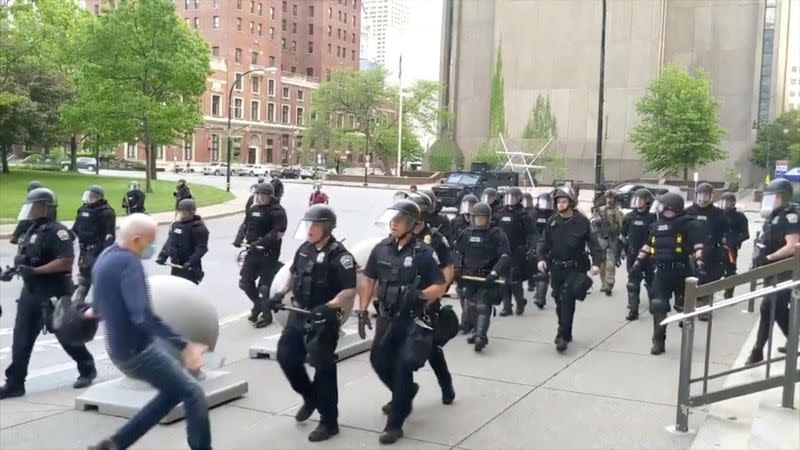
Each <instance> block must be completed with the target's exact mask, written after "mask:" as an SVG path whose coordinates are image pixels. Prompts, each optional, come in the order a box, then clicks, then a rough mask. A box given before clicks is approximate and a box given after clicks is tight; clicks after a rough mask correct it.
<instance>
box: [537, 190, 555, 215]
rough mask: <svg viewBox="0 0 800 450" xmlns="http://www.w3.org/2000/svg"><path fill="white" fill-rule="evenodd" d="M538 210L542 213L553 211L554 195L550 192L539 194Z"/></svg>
mask: <svg viewBox="0 0 800 450" xmlns="http://www.w3.org/2000/svg"><path fill="white" fill-rule="evenodd" d="M536 209H538V210H540V211H543V210H551V209H553V194H551V193H549V192H542V193H541V194H539V196H538V197H536Z"/></svg>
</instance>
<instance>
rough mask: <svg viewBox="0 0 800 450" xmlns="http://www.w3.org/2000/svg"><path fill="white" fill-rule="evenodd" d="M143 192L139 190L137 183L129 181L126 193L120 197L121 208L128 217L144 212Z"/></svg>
mask: <svg viewBox="0 0 800 450" xmlns="http://www.w3.org/2000/svg"><path fill="white" fill-rule="evenodd" d="M144 198H145V195H144V192H142V190H141V189H140V186H139V182H138V181H131V182H130V184H129V185H128V192H126V193H125V196H124V197H122V208H123V209H125V213H126V214H128V215H130V214H133V213H143V212H144Z"/></svg>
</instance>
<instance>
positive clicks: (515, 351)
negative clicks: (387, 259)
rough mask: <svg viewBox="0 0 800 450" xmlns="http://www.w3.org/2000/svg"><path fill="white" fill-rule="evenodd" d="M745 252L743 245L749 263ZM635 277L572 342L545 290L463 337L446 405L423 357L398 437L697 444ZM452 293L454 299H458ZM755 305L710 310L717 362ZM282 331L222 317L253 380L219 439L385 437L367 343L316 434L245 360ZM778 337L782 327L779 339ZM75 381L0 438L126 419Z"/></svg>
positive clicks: (246, 445) (724, 365)
mask: <svg viewBox="0 0 800 450" xmlns="http://www.w3.org/2000/svg"><path fill="white" fill-rule="evenodd" d="M743 253H745V252H744V251H743ZM748 258H749V256H748V255H746V254H743V255H741V260H742V261H747V260H748ZM625 282H626V280H625V274H624V271H620V272H619V273H618V275H617V287H616V288H615V290H614V294H613V296H612V297H606V296H605V295H603V294H602V293H599V292H597V290H595V292H593V294H592V295H590V296H589V297H588V298H587V299H586V301H585V302H581V303H579V304H578V307H577V314H576V318H575V331H574V337H575V340H574V342H573V343H572V344H571V345H570V348H569V350H567V352H566V353H564V354H558V353H556V351H555V349H554V345H553V337H554V335H555V331H556V318H555V317H554V316H555V314H554V305H553V301H552V298H549V297H548V304H547V306H546V308H545V310H544V311H538V310H536V308H535V307H534V306H533V305H532V304H531V303H530V300H529V309H528V310H527V311H526V313H525V315H524V316H521V317H518V316H512V317H505V318H500V317H495V318H493V320H492V325H491V329H490V342H489V345H488V347H487V348H486V349H485V350H484V352H483V353H480V354H478V353H475V352H474V351H473V349H472V347H471V346H469V345H468V344H466V343H465V341H464V337H463V336H458V337H456V338H455V339H453V341H451V342H450V343H449V344H448V345H447V346H446V347H445V354H446V357H447V361H448V364H449V367H450V370H451V372H452V373H453V378H454V384H455V389H456V393H457V394H456V400H455V402H454V403H453V404H452V405H450V406H446V405H443V404H442V403H441V400H440V390H439V387H438V385H437V383H436V379H435V377H434V375H433V373H432V371H431V370H430V368H429V367H427V366H426V367H425V368H423V369H421V370H420V371H419V372H417V374H416V377H415V378H416V381H417V382H419V383H420V386H421V389H420V392H419V395H417V397H416V399H415V401H414V411H413V413H412V414H411V417H410V418H409V420H408V421H407V423H406V426H405V428H404V431H405V438H403V439H401V440H400V441H399V442H398V443H397V444H396V445H394V446H393V448H399V449H411V448H414V449H418V448H424V449H497V448H504V449H509V448H518V449H523V448H525V449H530V448H641V449H645V448H669V449H672V448H674V449H688V448H690V446H691V445H692V441H693V439H694V434H691V433H690V434H680V433H670V432H668V431H667V430H666V429H665V427H668V426H670V425H673V424H674V420H675V405H676V398H677V394H676V392H677V380H678V378H677V377H678V367H679V354H680V342H681V339H680V329H679V328H678V327H677V326H670V328H669V330H668V339H667V353H666V354H664V355H661V356H652V355H650V354H649V350H650V345H651V342H650V338H651V333H652V320H651V316H650V315H649V314H648V313H647V301H646V300H644V301H643V302H642V303H643V305H642V308H641V317H640V319H639V320H637V321H634V322H628V321H626V320H625V319H624V316H625V313H626V300H625V292H624V286H625ZM526 295H527V296H528V297H529V298H530V294H529V293H526ZM643 297H644V295H643ZM448 302H449V303H451V304H453V306H454V308H455V309H456V310H458V308H459V307H458V302H457V301H452V300H450V301H448ZM757 317H758V315H757V313H755V314H753V313H746V312H743V311H742V308H739V307H735V308H727V309H724V310H721V311H719V312H718V313H716V314H715V315H714V320H713V324H714V325H713V327H714V334H713V339H712V343H711V345H712V347H711V349H712V350H711V359H710V370H711V371H712V372H716V371H720V370H724V369H728V368H730V367H731V365H732V364H733V362H734V361H735V360H736V359H737V357H740V355H741V352H742V346H743V344H744V342H745V341H746V339H747V337H748V335H750V333H751V331H752V329H753V326H754V324H755V322H756V319H757ZM353 324H354V319H353V318H351V322H350V325H351V326H353ZM695 326H696V335H695V336H697V337H696V339H695V357H696V362H695V364H694V368H695V373H694V374H693V376H696V375H697V374H698V373H700V371H702V368H703V364H702V358H703V350H704V347H705V338H704V337H705V331H706V327H707V326H708V323H703V322H697V323H696V325H695ZM278 332H279V329H278V328H277V326H276V325H271V326H270V327H268V328H266V329H263V330H254V329H253V328H252V327H251V326H250V325H249V324H248V323H247V322H246V321H244V320H239V321H236V322H233V323H231V324H229V325H227V326H225V327H223V328H222V330H221V333H220V339H219V342H218V345H217V348H216V352H217V354H218V355H221V356H225V357H226V360H227V364H226V366H225V368H226V369H227V370H228V371H230V372H231V373H232V374H234V375H235V376H236V377H237V378H240V379H243V380H247V381H249V383H250V392H249V393H248V394H247V395H246V396H245V397H243V398H240V399H237V400H234V401H232V402H230V403H228V404H225V405H222V406H219V407H217V408H214V409H213V410H211V413H210V417H211V425H212V434H213V441H214V447H215V448H218V449H252V448H270V449H272V448H274V449H339V448H351V449H354V448H360V449H367V448H378V447H379V444H378V435H379V433H380V432H381V430H382V429H383V427H384V425H385V420H386V417H385V416H384V415H382V414H381V412H380V407H381V405H383V404H384V403H385V402H386V401H387V400H388V399H389V392H388V391H387V390H386V388H385V387H384V386H383V385H382V384H381V382H380V381H379V380H378V378H377V376H376V375H375V374H374V372H373V370H372V368H371V366H370V363H369V356H368V354H367V353H364V354H360V355H358V356H355V357H353V358H350V359H346V360H344V361H342V362H340V363H339V376H338V379H339V392H340V394H339V398H340V401H339V421H340V425H341V433H340V434H339V435H338V436H336V437H334V438H332V439H331V440H329V441H327V442H324V443H313V444H312V443H309V442H308V441H307V435H308V433H309V432H310V431H311V430H312V429H314V428H315V427H316V423H315V422H316V421H317V420H318V416H317V415H316V414H315V415H314V416H312V419H311V420H310V421H309V422H308V423H304V424H297V423H295V421H294V418H293V415H294V413H295V411H296V410H297V408H298V407H299V406H300V403H301V399H300V398H299V396H298V395H296V394H295V393H294V392H292V391H291V389H290V387H289V385H288V382H287V381H286V380H285V378H284V376H283V373H282V372H281V369H280V367H279V366H278V364H277V362H275V361H272V360H269V359H263V360H251V359H249V358H248V348H249V346H250V345H251V344H252V343H255V342H258V341H260V340H261V339H263V337H264V336H267V335H272V334H275V333H278ZM782 342H783V341H782V339H781V338H777V339H776V345H782ZM745 351H746V349H745ZM98 381H101V380H98ZM724 382H725V379H724V378H721V379H716V380H713V381H711V383H710V385H711V386H712V388H713V387H715V386H720V385H721V384H722V383H724ZM77 393H78V391H75V390H72V389H68V388H67V389H60V390H53V391H49V392H41V393H34V394H30V395H28V396H27V397H23V398H21V399H14V400H11V401H8V400H4V401H3V403H2V407H0V446H1V447H2V448H3V449H6V450H10V449H64V448H85V447H86V446H87V445H89V444H92V443H95V442H97V441H99V440H100V439H102V438H104V437H106V436H108V434H109V433H111V432H113V430H115V429H116V428H118V427H119V426H120V425H122V424H123V423H124V422H125V420H124V419H121V418H115V417H110V416H104V415H99V414H97V413H96V412H91V411H88V412H81V411H77V410H75V409H74V398H75V396H76V394H77ZM705 418H706V413H705V412H704V410H703V409H701V408H696V409H693V410H692V412H691V416H690V427H691V428H692V429H695V430H696V429H698V428H699V427H700V426H702V424H703V422H704V421H705ZM184 427H185V425H184V423H180V422H179V423H177V424H173V425H169V426H157V427H156V428H155V429H153V430H152V431H151V432H150V433H148V434H147V435H146V436H145V437H144V438H143V439H142V440H141V441H140V442H139V443H138V444H137V445H136V446H135V447H134V448H144V449H173V448H186V441H185V431H184Z"/></svg>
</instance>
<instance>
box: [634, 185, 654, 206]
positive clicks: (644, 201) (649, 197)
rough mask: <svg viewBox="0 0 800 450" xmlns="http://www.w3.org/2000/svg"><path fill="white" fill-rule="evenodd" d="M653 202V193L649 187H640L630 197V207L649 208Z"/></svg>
mask: <svg viewBox="0 0 800 450" xmlns="http://www.w3.org/2000/svg"><path fill="white" fill-rule="evenodd" d="M652 204H653V193H652V192H650V189H647V188H640V189H637V190H636V192H634V193H633V198H631V205H630V206H631V208H636V209H644V208H649V207H650V205H652Z"/></svg>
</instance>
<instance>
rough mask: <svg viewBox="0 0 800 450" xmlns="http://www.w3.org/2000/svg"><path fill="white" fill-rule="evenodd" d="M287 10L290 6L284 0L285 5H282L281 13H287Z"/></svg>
mask: <svg viewBox="0 0 800 450" xmlns="http://www.w3.org/2000/svg"><path fill="white" fill-rule="evenodd" d="M287 8H288V5H287V4H286V1H285V0H284V2H283V4H282V5H281V11H283V12H286V10H287Z"/></svg>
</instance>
